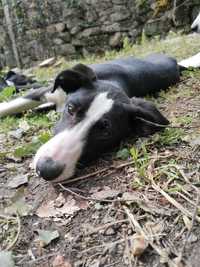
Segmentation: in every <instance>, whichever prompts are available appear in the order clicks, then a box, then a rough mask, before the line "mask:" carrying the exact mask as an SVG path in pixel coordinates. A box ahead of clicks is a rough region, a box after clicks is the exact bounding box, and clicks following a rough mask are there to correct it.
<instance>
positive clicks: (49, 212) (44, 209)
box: [36, 196, 88, 218]
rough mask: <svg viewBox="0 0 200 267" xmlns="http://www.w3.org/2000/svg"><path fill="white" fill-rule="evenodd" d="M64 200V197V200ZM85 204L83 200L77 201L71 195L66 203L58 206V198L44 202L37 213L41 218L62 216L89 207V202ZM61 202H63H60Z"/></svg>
mask: <svg viewBox="0 0 200 267" xmlns="http://www.w3.org/2000/svg"><path fill="white" fill-rule="evenodd" d="M61 202H63V199H62V201H61ZM85 202H86V203H85V204H84V205H83V201H81V202H80V203H79V202H76V200H75V199H74V198H73V197H71V196H69V197H68V198H67V199H66V200H65V203H64V205H62V206H60V207H59V206H58V198H57V199H55V200H52V201H49V202H48V203H43V204H42V205H41V206H40V207H39V208H38V210H37V212H36V214H37V216H38V217H40V218H48V217H62V216H63V215H65V216H66V215H68V216H71V215H73V214H74V213H75V212H77V211H78V210H80V209H85V208H86V207H88V202H87V201H85ZM60 204H61V203H60Z"/></svg>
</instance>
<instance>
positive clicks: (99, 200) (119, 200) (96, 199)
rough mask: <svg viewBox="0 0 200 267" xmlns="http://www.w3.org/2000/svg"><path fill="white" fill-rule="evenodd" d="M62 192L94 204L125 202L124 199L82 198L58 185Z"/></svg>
mask: <svg viewBox="0 0 200 267" xmlns="http://www.w3.org/2000/svg"><path fill="white" fill-rule="evenodd" d="M58 185H59V186H60V187H61V188H62V189H63V190H64V191H67V192H68V193H70V194H72V195H74V196H76V197H78V198H81V199H84V200H87V201H96V202H108V203H114V202H124V201H126V200H124V199H113V200H111V199H103V198H102V199H98V198H93V197H85V196H82V195H80V194H78V193H76V192H74V191H72V190H70V189H69V188H67V187H65V186H63V185H62V184H58Z"/></svg>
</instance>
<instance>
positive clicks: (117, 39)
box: [109, 32, 122, 47]
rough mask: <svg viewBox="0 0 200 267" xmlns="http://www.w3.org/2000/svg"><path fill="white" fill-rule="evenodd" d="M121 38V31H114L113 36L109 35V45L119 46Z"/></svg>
mask: <svg viewBox="0 0 200 267" xmlns="http://www.w3.org/2000/svg"><path fill="white" fill-rule="evenodd" d="M121 38H122V36H121V33H120V32H116V33H115V34H114V35H113V36H111V37H110V40H109V45H110V46H111V47H116V46H119V45H120V44H121Z"/></svg>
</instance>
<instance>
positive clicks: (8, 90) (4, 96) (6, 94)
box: [0, 86, 16, 102]
mask: <svg viewBox="0 0 200 267" xmlns="http://www.w3.org/2000/svg"><path fill="white" fill-rule="evenodd" d="M15 92H16V89H15V87H14V86H8V87H5V88H4V89H3V91H2V92H1V93H0V102H2V101H7V100H8V99H9V98H11V96H12V95H13V94H14V93H15Z"/></svg>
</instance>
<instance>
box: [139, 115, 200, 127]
mask: <svg viewBox="0 0 200 267" xmlns="http://www.w3.org/2000/svg"><path fill="white" fill-rule="evenodd" d="M136 118H137V119H138V120H140V121H144V122H146V123H148V124H151V125H153V126H156V127H160V128H172V129H185V130H190V129H198V128H200V126H178V125H177V126H176V125H174V126H173V125H165V124H160V123H156V122H153V121H149V120H146V119H144V118H141V117H136Z"/></svg>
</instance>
